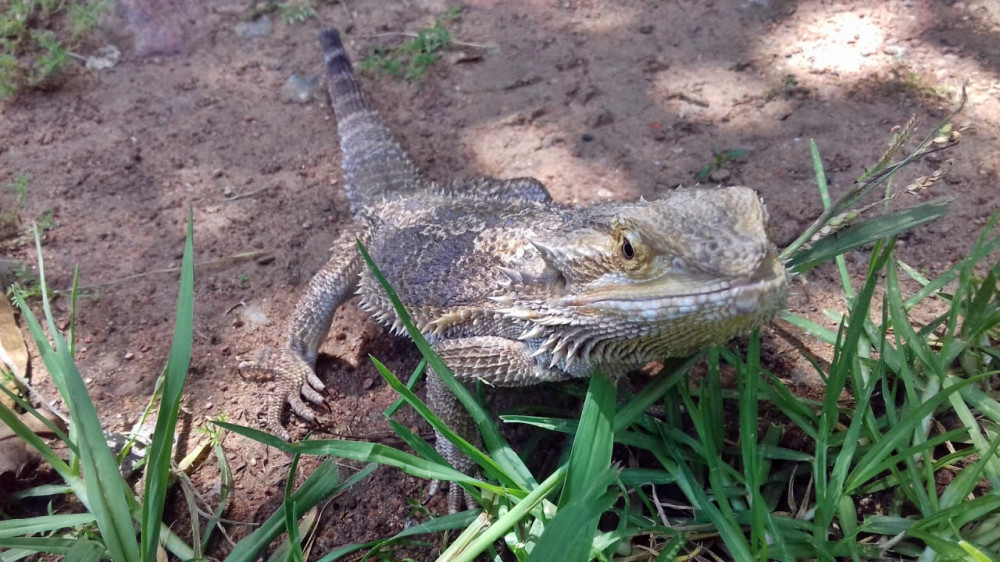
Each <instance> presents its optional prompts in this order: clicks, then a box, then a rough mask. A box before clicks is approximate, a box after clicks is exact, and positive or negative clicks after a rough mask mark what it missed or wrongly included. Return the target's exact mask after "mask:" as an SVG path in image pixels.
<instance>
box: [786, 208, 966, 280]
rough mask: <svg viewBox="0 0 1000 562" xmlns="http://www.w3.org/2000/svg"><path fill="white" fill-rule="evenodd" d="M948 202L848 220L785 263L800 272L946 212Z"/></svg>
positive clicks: (934, 218) (931, 219)
mask: <svg viewBox="0 0 1000 562" xmlns="http://www.w3.org/2000/svg"><path fill="white" fill-rule="evenodd" d="M948 206H949V202H948V201H946V200H943V199H937V200H934V201H928V202H926V203H921V204H920V205H915V206H913V207H910V208H908V209H903V210H900V211H896V212H894V213H889V214H886V215H882V216H879V217H875V218H872V219H868V220H865V221H861V222H859V223H855V224H852V225H850V226H848V227H846V228H844V229H843V230H841V231H838V232H837V235H836V236H827V237H826V238H823V239H820V240H818V241H816V242H815V243H814V244H813V245H812V246H810V247H809V248H807V249H804V250H801V251H799V252H798V253H796V254H795V255H793V256H792V257H791V259H790V260H789V261H788V267H789V269H791V270H792V271H794V272H795V273H804V272H806V271H809V270H810V269H812V268H813V267H815V266H817V265H819V264H821V263H823V262H825V261H828V260H830V259H833V258H834V257H836V256H839V255H842V254H844V253H846V252H849V251H851V250H853V249H855V248H859V247H861V246H864V245H866V244H871V243H872V242H873V241H875V240H878V239H881V238H888V237H890V236H894V235H896V234H899V233H900V232H904V231H907V230H910V229H912V228H915V227H917V226H920V225H922V224H925V223H928V222H930V221H933V220H936V219H938V218H940V217H942V216H944V214H945V213H947V212H948Z"/></svg>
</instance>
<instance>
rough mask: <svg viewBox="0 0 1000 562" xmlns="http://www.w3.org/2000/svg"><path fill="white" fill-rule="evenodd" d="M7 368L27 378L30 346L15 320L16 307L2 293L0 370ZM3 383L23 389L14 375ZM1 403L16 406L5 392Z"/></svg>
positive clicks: (0, 297) (0, 305)
mask: <svg viewBox="0 0 1000 562" xmlns="http://www.w3.org/2000/svg"><path fill="white" fill-rule="evenodd" d="M5 369H6V370H10V371H12V372H13V373H14V374H15V375H17V376H19V377H21V378H22V379H23V378H25V377H26V376H27V374H28V347H27V346H26V345H25V344H24V338H23V337H22V336H21V330H19V329H18V327H17V322H15V320H14V308H13V307H11V306H10V302H9V301H8V300H7V297H6V296H5V295H4V294H3V293H0V370H5ZM3 385H4V386H6V387H7V389H8V390H10V391H11V392H21V390H23V389H22V388H21V386H20V384H18V382H17V380H16V379H14V378H12V377H7V378H6V380H4V381H3ZM0 404H3V405H5V406H7V407H8V408H11V409H13V408H14V401H13V400H11V399H10V397H8V396H7V395H6V394H3V393H0Z"/></svg>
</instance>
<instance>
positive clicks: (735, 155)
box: [695, 148, 747, 181]
mask: <svg viewBox="0 0 1000 562" xmlns="http://www.w3.org/2000/svg"><path fill="white" fill-rule="evenodd" d="M746 153H747V151H746V149H744V148H731V149H729V150H719V149H716V148H713V149H712V161H711V162H709V163H708V164H705V167H703V168H702V169H701V170H699V171H698V175H697V176H695V177H697V179H698V181H705V180H707V179H708V176H710V175H712V172H714V171H716V170H718V169H720V168H722V167H723V166H725V165H726V164H727V163H728V162H732V161H734V160H737V159H739V158H742V157H743V156H745V155H746Z"/></svg>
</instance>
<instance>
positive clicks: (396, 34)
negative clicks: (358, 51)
mask: <svg viewBox="0 0 1000 562" xmlns="http://www.w3.org/2000/svg"><path fill="white" fill-rule="evenodd" d="M358 37H362V38H365V39H380V38H383V37H410V38H411V39H418V38H420V35H419V34H418V33H417V32H415V31H389V32H386V33H376V34H375V35H359V36H358ZM448 43H449V44H451V45H458V46H460V47H472V48H473V49H483V50H489V49H494V48H496V47H495V46H494V45H486V44H482V43H468V42H466V41H459V40H457V39H452V40H450V41H448Z"/></svg>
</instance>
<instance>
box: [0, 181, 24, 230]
mask: <svg viewBox="0 0 1000 562" xmlns="http://www.w3.org/2000/svg"><path fill="white" fill-rule="evenodd" d="M30 181H31V175H30V174H15V175H14V179H13V181H9V182H7V183H5V184H3V191H9V192H11V193H13V194H14V197H15V200H16V205H15V206H14V208H8V209H7V210H5V211H2V212H0V240H5V239H7V238H10V237H13V236H16V234H17V232H18V230H19V228H18V227H19V225H20V224H21V215H20V212H19V211H20V210H21V209H23V208H24V205H25V204H26V203H27V201H28V182H30Z"/></svg>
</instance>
